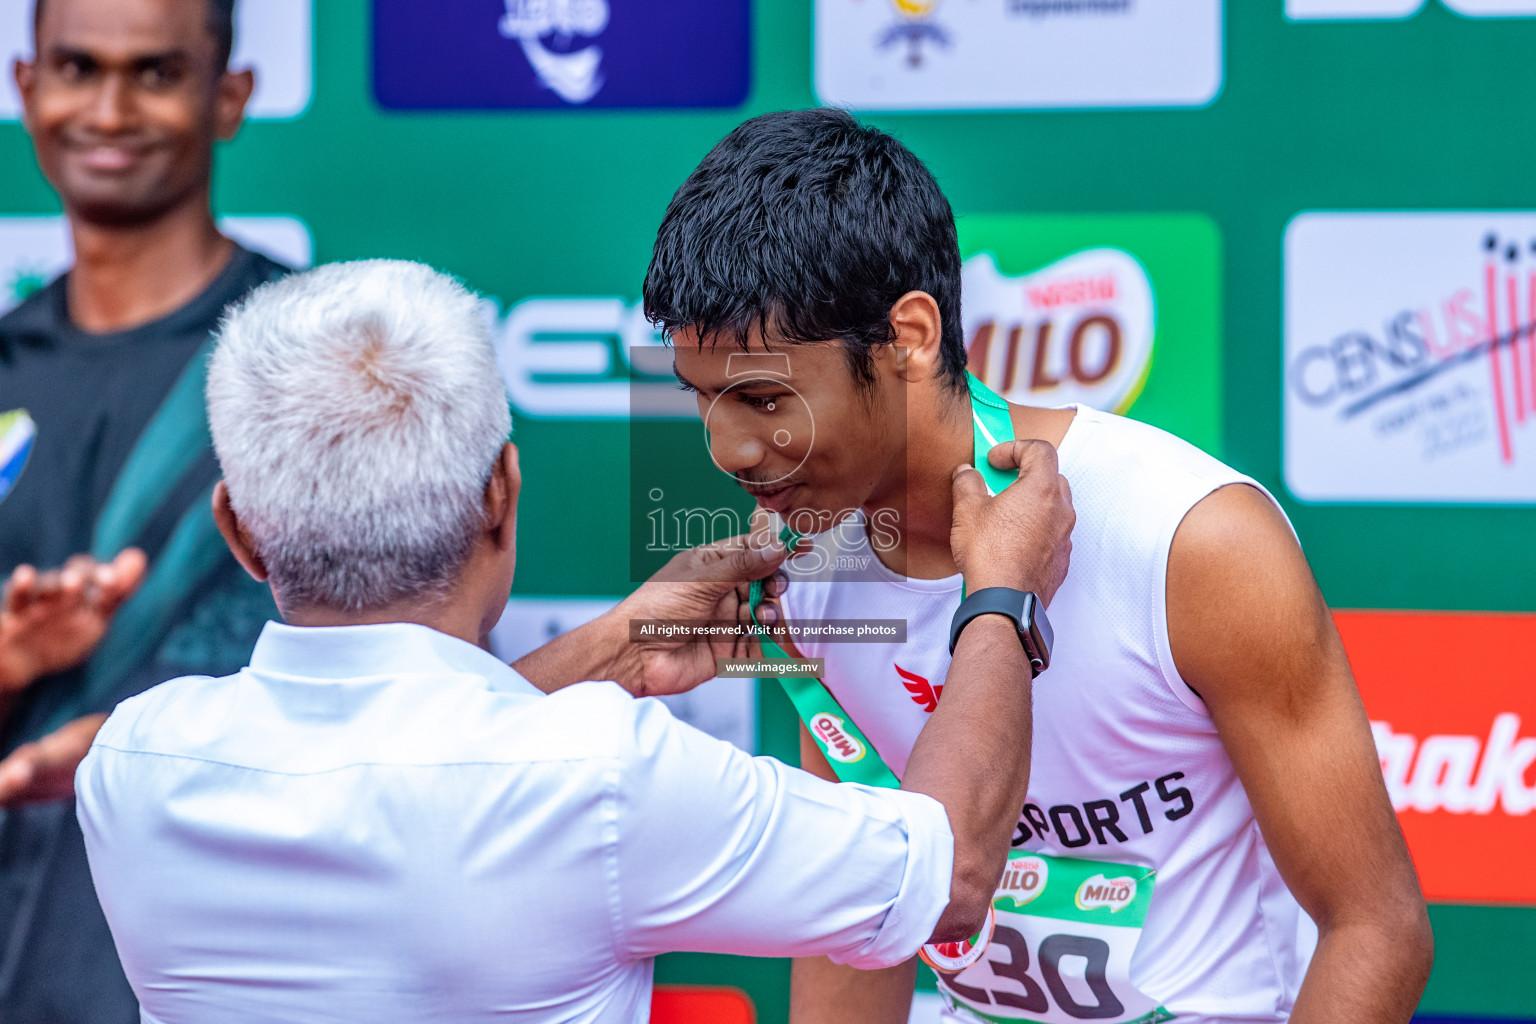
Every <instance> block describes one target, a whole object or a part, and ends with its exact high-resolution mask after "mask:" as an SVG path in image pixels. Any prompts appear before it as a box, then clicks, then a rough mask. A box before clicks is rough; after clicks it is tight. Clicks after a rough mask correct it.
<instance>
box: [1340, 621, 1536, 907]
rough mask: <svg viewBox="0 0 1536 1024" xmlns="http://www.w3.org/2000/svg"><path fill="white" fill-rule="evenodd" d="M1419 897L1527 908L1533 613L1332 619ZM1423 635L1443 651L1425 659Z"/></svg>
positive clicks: (1531, 887)
mask: <svg viewBox="0 0 1536 1024" xmlns="http://www.w3.org/2000/svg"><path fill="white" fill-rule="evenodd" d="M1334 618H1335V621H1336V622H1337V623H1338V626H1339V634H1340V636H1342V637H1343V638H1344V647H1345V649H1346V650H1347V651H1348V652H1349V662H1350V666H1351V668H1352V669H1353V670H1354V674H1355V679H1356V681H1357V682H1358V683H1359V686H1360V696H1361V698H1362V699H1363V700H1364V701H1365V710H1366V713H1367V714H1368V715H1369V716H1370V721H1371V732H1372V734H1373V736H1374V737H1375V741H1376V750H1377V753H1378V755H1379V757H1380V760H1381V770H1382V775H1383V777H1384V779H1385V781H1386V784H1387V793H1388V795H1389V796H1390V797H1391V800H1392V806H1393V808H1394V809H1395V810H1396V811H1397V815H1398V821H1399V822H1400V823H1401V825H1402V828H1403V835H1404V836H1405V837H1406V838H1407V840H1408V847H1409V849H1410V850H1411V852H1412V853H1413V861H1414V865H1415V867H1416V868H1417V869H1418V873H1419V880H1420V882H1421V884H1422V885H1423V886H1424V895H1425V896H1427V897H1428V898H1429V899H1431V900H1436V901H1443V902H1448V903H1505V904H1524V905H1536V873H1532V872H1531V870H1530V837H1531V827H1532V824H1533V823H1536V819H1533V817H1532V812H1533V811H1536V691H1533V689H1532V687H1531V685H1530V679H1529V672H1528V669H1527V666H1528V665H1529V664H1530V654H1531V651H1532V650H1536V615H1482V614H1467V613H1437V612H1379V611H1343V612H1337V613H1335V615H1334ZM1425 637H1434V638H1435V646H1436V647H1437V648H1438V647H1443V648H1444V649H1446V650H1454V651H1455V652H1456V657H1454V658H1449V659H1443V658H1442V659H1434V658H1426V657H1425V656H1424V652H1425V650H1426V649H1427V646H1426V644H1425V639H1424V638H1425Z"/></svg>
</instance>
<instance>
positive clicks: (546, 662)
mask: <svg viewBox="0 0 1536 1024" xmlns="http://www.w3.org/2000/svg"><path fill="white" fill-rule="evenodd" d="M627 640H628V637H627V635H626V634H624V633H623V623H622V622H620V621H619V620H618V617H617V616H616V615H615V614H614V613H613V612H607V613H605V614H603V615H599V616H598V617H597V618H595V619H593V620H592V621H591V622H588V623H586V624H585V625H582V626H577V627H576V628H575V629H573V630H571V631H570V632H568V633H564V634H562V635H560V636H557V637H555V638H554V639H553V640H551V641H550V642H549V643H547V644H545V645H544V646H543V647H540V648H539V649H538V650H536V651H531V652H529V653H528V654H525V655H523V656H522V657H521V658H519V659H517V660H516V661H514V662H513V663H512V667H513V668H514V669H516V670H517V671H518V672H519V673H521V674H522V675H523V676H524V677H525V678H526V679H527V680H528V681H529V682H530V683H532V684H533V685H534V686H537V687H538V688H539V689H541V690H543V691H544V692H545V693H554V692H555V691H556V690H558V689H561V688H562V687H566V686H570V685H571V684H572V683H582V682H586V681H587V680H590V679H612V678H614V671H613V667H614V665H615V664H616V663H617V662H618V659H619V655H620V654H621V653H622V651H623V648H624V644H625V643H626V642H627Z"/></svg>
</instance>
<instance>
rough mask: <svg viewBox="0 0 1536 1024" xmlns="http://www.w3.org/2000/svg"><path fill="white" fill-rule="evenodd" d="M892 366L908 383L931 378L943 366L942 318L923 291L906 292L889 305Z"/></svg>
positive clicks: (930, 296) (934, 303)
mask: <svg viewBox="0 0 1536 1024" xmlns="http://www.w3.org/2000/svg"><path fill="white" fill-rule="evenodd" d="M891 334H892V336H893V337H892V341H893V344H891V345H888V346H886V347H885V348H884V349H883V350H882V351H884V352H889V353H890V355H889V357H888V358H890V359H891V360H892V368H893V369H894V370H895V371H896V374H897V375H898V376H899V377H900V378H901V379H902V380H904V381H906V382H907V383H909V384H912V383H916V382H918V381H924V380H931V379H932V378H934V377H936V376H938V375H939V370H940V368H941V367H942V366H943V352H942V344H943V339H944V330H943V319H942V318H941V317H940V316H939V304H938V303H937V302H935V301H933V296H932V295H929V294H928V293H927V292H907V294H905V295H903V296H902V297H901V298H899V299H897V300H896V303H895V304H894V305H893V306H891Z"/></svg>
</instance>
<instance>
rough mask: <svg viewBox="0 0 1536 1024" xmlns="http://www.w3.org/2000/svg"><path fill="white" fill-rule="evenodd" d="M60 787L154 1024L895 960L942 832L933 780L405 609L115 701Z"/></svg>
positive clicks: (613, 1009)
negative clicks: (731, 738)
mask: <svg viewBox="0 0 1536 1024" xmlns="http://www.w3.org/2000/svg"><path fill="white" fill-rule="evenodd" d="M75 787H76V793H77V800H78V813H79V817H80V824H81V827H82V829H83V830H84V833H85V841H86V849H87V851H88V852H89V855H90V863H91V873H92V875H93V876H94V878H95V881H96V889H97V893H98V895H99V896H100V898H101V903H102V907H103V909H104V910H105V911H106V915H107V921H108V923H109V924H110V925H111V927H112V935H113V938H114V939H116V941H117V949H118V952H119V954H120V955H121V957H122V961H123V967H124V969H125V970H126V971H127V974H128V979H129V981H130V982H131V983H132V985H133V990H134V992H135V993H136V994H137V995H138V998H139V1002H140V1004H141V1006H142V1011H143V1017H144V1020H145V1021H146V1022H151V1024H191V1022H196V1024H224V1022H233V1021H241V1022H257V1021H263V1022H265V1021H272V1022H277V1021H282V1022H285V1024H286V1022H292V1021H300V1020H302V1021H315V1022H330V1021H336V1022H340V1021H347V1022H360V1021H367V1022H369V1024H389V1022H394V1021H401V1022H404V1021H425V1020H432V1021H455V1022H457V1021H481V1020H490V1019H492V1018H495V1019H505V1018H507V1017H511V1018H513V1019H516V1020H526V1021H641V1020H644V1019H646V1016H647V1014H648V1012H649V1003H650V988H651V958H652V957H654V956H656V955H657V954H658V953H663V952H667V951H671V950H696V951H717V952H724V953H739V954H748V955H761V956H806V955H828V956H831V957H832V958H833V959H834V960H838V961H841V962H845V963H850V964H853V965H855V966H858V967H864V968H873V967H881V966H886V965H890V964H894V963H897V962H900V961H902V960H905V959H907V958H908V957H911V956H912V955H913V954H914V953H915V952H916V951H917V948H918V946H919V945H920V944H921V943H922V942H924V941H926V940H927V938H928V936H929V934H930V933H931V931H932V929H933V926H934V924H935V923H936V922H937V920H938V917H939V914H940V913H941V912H942V911H943V909H944V907H945V905H946V904H947V902H948V898H949V881H950V872H951V867H952V858H953V849H954V840H953V837H952V835H951V833H950V829H949V823H948V819H947V817H946V815H945V813H944V810H943V807H942V806H941V805H940V804H939V803H938V802H937V801H934V800H932V799H930V798H928V797H926V796H922V795H919V794H915V793H904V792H899V791H894V790H880V789H870V788H866V787H862V786H852V785H834V784H831V783H828V782H824V781H821V780H819V779H815V778H813V777H811V776H809V775H806V774H804V773H802V772H799V771H797V770H795V769H791V768H788V767H786V766H784V765H783V764H781V763H779V762H778V761H775V760H773V759H771V758H763V757H759V758H754V757H750V756H748V755H747V754H745V753H742V752H741V751H740V750H738V749H736V748H735V747H733V746H731V745H730V744H728V743H724V742H722V741H720V740H716V739H713V738H711V737H709V736H706V735H705V734H703V733H701V732H699V731H698V730H696V729H693V728H691V727H689V726H687V725H684V724H683V723H681V722H679V721H677V720H676V719H674V718H673V717H672V716H671V715H670V714H669V713H668V712H667V710H666V708H665V707H664V706H663V705H662V704H661V703H660V702H659V701H655V700H635V699H633V698H631V697H630V696H629V694H627V693H626V692H625V691H624V690H622V689H620V688H619V687H618V686H617V685H615V684H613V683H583V684H579V685H576V686H571V687H567V688H566V689H564V690H560V691H558V692H556V693H555V694H553V695H551V696H547V697H546V696H544V695H542V694H540V693H539V692H538V691H537V690H535V689H534V688H533V686H532V685H531V684H529V683H528V681H527V680H525V679H523V678H522V677H521V676H519V675H518V674H517V673H516V672H514V671H512V670H511V669H509V668H508V667H507V666H506V665H504V664H502V663H501V662H499V661H498V660H496V659H495V658H493V657H492V656H491V655H489V654H487V653H485V652H484V651H482V650H480V649H479V648H476V647H474V646H472V645H470V644H467V643H465V642H463V641H461V640H457V639H454V638H453V637H449V636H447V635H445V634H442V633H439V632H437V631H435V630H432V629H428V628H427V627H424V626H417V625H407V624H395V625H378V626H346V627H336V628H295V627H291V626H284V625H279V624H276V623H273V624H269V625H268V626H267V627H266V630H265V632H264V633H263V634H262V636H261V640H260V642H259V643H258V644H257V646H256V650H255V653H254V654H253V655H252V659H251V666H250V667H249V668H247V669H245V670H243V671H241V672H239V673H237V674H235V675H232V676H225V677H223V678H220V679H210V678H207V677H188V678H184V679H177V680H173V681H171V682H168V683H165V684H163V685H161V686H157V687H155V688H154V689H151V690H149V691H147V692H145V693H143V694H140V695H139V696H137V697H134V698H132V699H131V700H128V701H125V702H124V703H122V704H121V705H119V706H118V708H117V710H116V711H114V712H113V714H112V717H111V718H110V719H108V721H107V723H106V725H105V726H103V727H102V729H101V732H100V733H99V734H98V735H97V737H96V742H95V744H94V745H93V746H92V748H91V752H90V754H89V755H88V756H87V757H86V759H85V760H84V762H82V763H81V765H80V769H79V772H78V773H77V776H76V781H75Z"/></svg>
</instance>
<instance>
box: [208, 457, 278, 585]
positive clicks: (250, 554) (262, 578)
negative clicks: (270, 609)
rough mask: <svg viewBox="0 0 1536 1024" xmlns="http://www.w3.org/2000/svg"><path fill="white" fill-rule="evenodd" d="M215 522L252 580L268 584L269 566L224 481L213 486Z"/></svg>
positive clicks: (230, 549)
mask: <svg viewBox="0 0 1536 1024" xmlns="http://www.w3.org/2000/svg"><path fill="white" fill-rule="evenodd" d="M213 521H214V523H216V524H217V525H218V527H219V533H221V534H222V535H223V536H224V543H225V544H228V545H229V552H230V554H232V555H234V556H235V561H237V562H239V563H240V567H241V568H242V569H244V570H245V571H246V572H248V573H250V574H251V579H253V580H255V581H256V582H257V583H265V582H267V565H266V563H265V562H263V561H262V560H261V556H260V555H258V554H257V553H256V542H255V541H254V540H253V539H252V538H251V532H250V531H249V530H247V529H246V528H245V526H244V524H242V523H241V522H240V517H239V516H238V515H237V514H236V513H235V507H234V506H233V505H231V504H230V503H229V488H228V487H225V486H224V481H223V480H220V481H219V482H218V483H216V484H214V485H213Z"/></svg>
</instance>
